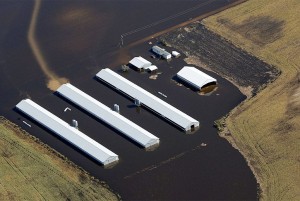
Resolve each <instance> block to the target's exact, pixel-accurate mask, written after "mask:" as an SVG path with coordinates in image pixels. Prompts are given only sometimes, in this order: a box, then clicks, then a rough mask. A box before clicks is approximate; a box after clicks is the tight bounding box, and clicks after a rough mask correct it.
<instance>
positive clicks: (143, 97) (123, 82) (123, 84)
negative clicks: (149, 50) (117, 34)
mask: <svg viewBox="0 0 300 201" xmlns="http://www.w3.org/2000/svg"><path fill="white" fill-rule="evenodd" d="M96 76H97V77H98V78H99V79H101V80H103V81H105V82H106V83H108V84H110V85H112V86H114V87H115V88H117V89H119V90H121V91H122V92H124V93H125V94H127V95H128V96H130V97H131V98H134V99H138V100H140V102H141V103H142V104H143V105H145V106H147V107H148V108H150V109H152V110H153V111H155V112H156V113H158V114H160V115H161V116H162V117H165V118H166V119H167V120H169V121H171V122H173V123H175V124H177V125H178V126H180V127H181V128H183V129H184V130H186V131H188V130H190V129H191V127H198V126H199V122H198V121H197V120H195V119H193V118H192V117H190V116H188V115H187V114H185V113H183V112H181V111H180V110H178V109H176V108H175V107H173V106H171V105H170V104H168V103H166V102H165V101H163V100H161V99H159V98H158V97H156V96H154V95H153V94H151V93H149V92H148V91H146V90H144V89H142V88H141V87H139V86H137V85H136V84H134V83H132V82H130V81H129V80H127V79H125V78H124V77H122V76H120V75H119V74H117V73H115V72H114V71H112V70H110V69H108V68H106V69H102V70H101V71H100V72H98V73H97V75H96Z"/></svg>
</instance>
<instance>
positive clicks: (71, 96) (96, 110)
mask: <svg viewBox="0 0 300 201" xmlns="http://www.w3.org/2000/svg"><path fill="white" fill-rule="evenodd" d="M57 92H58V93H59V94H60V95H61V96H63V97H64V98H66V99H68V100H69V101H71V102H72V103H74V104H75V105H77V106H79V107H80V108H82V109H83V110H85V111H87V112H88V113H90V114H92V115H93V116H95V117H96V118H98V119H100V120H102V121H104V122H105V123H107V124H108V125H110V126H111V127H113V128H115V129H116V130H118V131H120V132H121V133H123V134H124V135H126V136H127V137H129V138H130V139H132V140H133V141H135V142H137V143H138V144H140V145H141V146H143V147H144V148H146V149H147V148H150V147H153V146H158V145H159V138H157V137H156V136H154V135H153V134H151V133H149V132H148V131H146V130H145V129H143V128H141V127H140V126H138V125H136V124H135V123H133V122H132V121H130V120H129V119H127V118H125V117H124V116H122V115H120V114H119V113H118V112H116V111H113V110H111V109H110V108H109V107H107V106H105V105H104V104H102V103H100V102H99V101H97V100H96V99H94V98H93V97H91V96H89V95H88V94H86V93H84V92H83V91H81V90H79V89H78V88H76V87H74V86H73V85H71V84H69V83H68V84H63V85H62V86H61V87H59V88H58V89H57Z"/></svg>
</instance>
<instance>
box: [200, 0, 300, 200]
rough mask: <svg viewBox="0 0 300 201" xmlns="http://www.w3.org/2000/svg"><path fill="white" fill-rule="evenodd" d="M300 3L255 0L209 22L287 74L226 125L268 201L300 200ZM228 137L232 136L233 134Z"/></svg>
mask: <svg viewBox="0 0 300 201" xmlns="http://www.w3.org/2000/svg"><path fill="white" fill-rule="evenodd" d="M299 11H300V1H299V0H263V1H262V0H249V1H247V2H245V3H243V4H240V5H238V6H236V7H233V8H230V9H228V10H225V11H223V12H221V13H219V14H217V15H214V16H211V17H209V18H207V19H205V20H204V21H203V23H204V24H205V26H206V27H208V28H209V29H210V30H212V31H214V32H216V33H218V34H220V35H221V36H223V37H224V38H226V39H227V40H229V41H231V42H232V43H234V44H235V45H237V46H239V47H241V48H242V49H244V50H246V51H247V52H249V53H251V54H253V55H255V56H256V57H258V58H260V59H262V60H264V61H265V62H267V63H269V64H271V65H274V66H275V67H276V68H278V69H280V70H281V75H280V76H279V78H277V80H275V81H274V82H273V83H271V84H270V85H269V86H268V87H267V88H265V89H264V90H262V91H261V92H260V93H259V94H258V95H256V96H255V97H252V98H250V99H248V100H247V101H245V102H244V103H243V104H241V105H240V106H239V107H238V108H236V109H235V110H234V111H232V112H231V113H230V115H229V117H228V118H227V119H226V124H227V128H228V129H229V131H228V132H230V134H231V135H229V136H227V137H226V138H227V139H228V140H229V141H231V142H232V143H233V144H235V145H236V146H237V147H238V149H239V150H240V151H241V152H242V153H243V154H244V156H245V157H246V158H247V160H248V162H249V163H250V165H251V167H252V169H253V171H254V173H255V174H256V177H257V179H258V181H259V183H260V185H261V189H262V192H261V199H262V200H300V12H299ZM227 135H228V133H227Z"/></svg>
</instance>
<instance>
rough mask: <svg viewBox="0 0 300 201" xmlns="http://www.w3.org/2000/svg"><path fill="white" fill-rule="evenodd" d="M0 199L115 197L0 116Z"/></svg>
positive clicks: (93, 198) (106, 198) (88, 198)
mask: <svg viewBox="0 0 300 201" xmlns="http://www.w3.org/2000/svg"><path fill="white" fill-rule="evenodd" d="M0 164H1V165H0V200H118V197H117V196H116V195H115V194H113V193H112V192H111V191H110V190H109V189H108V187H107V186H106V185H105V184H104V183H103V184H102V183H100V182H99V181H98V180H95V179H93V178H92V177H91V176H90V175H89V174H88V173H86V172H85V171H83V170H82V169H79V168H78V167H76V166H75V165H74V164H73V163H72V162H70V161H68V160H67V159H65V158H64V157H63V156H62V155H60V154H59V153H57V152H55V151H54V150H52V149H51V148H49V147H48V146H47V145H44V144H41V142H39V141H38V140H37V139H36V138H34V137H32V136H30V135H29V134H27V133H26V132H25V131H23V130H20V129H19V128H18V127H17V126H16V125H14V124H12V123H10V122H8V121H7V120H5V119H4V118H3V117H1V118H0Z"/></svg>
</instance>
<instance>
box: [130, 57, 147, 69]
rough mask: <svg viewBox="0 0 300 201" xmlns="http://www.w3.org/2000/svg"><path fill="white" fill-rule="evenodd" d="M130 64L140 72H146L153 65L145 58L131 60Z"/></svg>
mask: <svg viewBox="0 0 300 201" xmlns="http://www.w3.org/2000/svg"><path fill="white" fill-rule="evenodd" d="M129 63H130V64H131V65H133V66H134V67H136V68H137V69H139V70H145V69H147V68H148V67H149V66H151V65H152V63H151V62H150V61H148V60H146V59H144V58H143V57H141V56H139V57H134V58H133V59H131V60H130V61H129Z"/></svg>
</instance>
